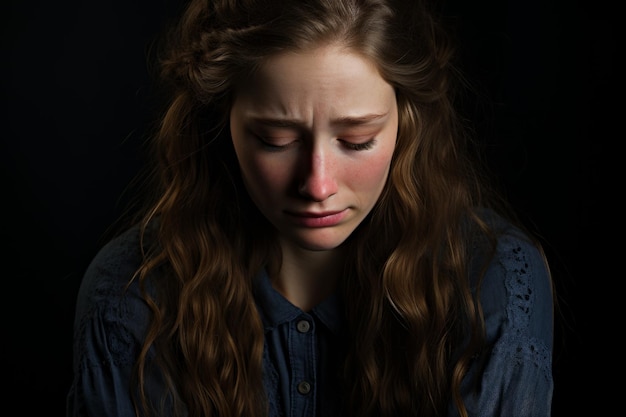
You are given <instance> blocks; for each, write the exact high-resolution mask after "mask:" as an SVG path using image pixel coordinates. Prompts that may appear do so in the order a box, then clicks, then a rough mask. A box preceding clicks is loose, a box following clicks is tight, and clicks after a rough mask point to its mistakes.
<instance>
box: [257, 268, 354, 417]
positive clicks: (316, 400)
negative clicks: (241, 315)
mask: <svg viewBox="0 0 626 417" xmlns="http://www.w3.org/2000/svg"><path fill="white" fill-rule="evenodd" d="M257 278H258V279H257V280H256V281H255V284H256V285H255V288H254V295H255V298H256V300H257V304H258V306H259V311H260V313H261V319H262V321H263V325H264V328H265V352H264V355H265V357H264V369H265V381H264V382H265V387H266V391H267V393H268V400H269V406H270V415H271V416H294V417H295V416H333V415H336V412H337V410H336V409H335V406H336V405H337V404H338V400H339V397H338V395H339V386H338V384H337V381H338V378H337V377H336V376H335V373H336V372H339V371H340V369H341V365H340V364H341V361H342V358H343V354H342V353H343V352H344V345H343V343H342V340H343V335H344V334H345V333H344V332H342V328H343V325H344V322H343V319H342V317H343V316H342V308H341V306H340V301H339V297H337V296H336V295H334V296H331V297H330V298H328V299H327V300H325V301H323V302H322V303H320V304H319V305H317V306H316V307H314V308H313V309H312V310H311V311H309V312H307V313H305V312H304V311H302V310H300V309H299V308H298V307H295V306H294V305H293V304H291V303H290V302H289V301H288V300H286V299H285V298H284V297H283V296H282V295H281V294H280V293H278V292H277V291H276V290H275V289H274V288H273V287H272V285H271V284H270V280H269V278H268V276H267V274H266V273H265V272H263V273H261V274H260V276H259V277H257Z"/></svg>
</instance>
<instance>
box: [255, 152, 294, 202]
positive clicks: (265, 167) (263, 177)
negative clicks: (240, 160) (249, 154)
mask: <svg viewBox="0 0 626 417" xmlns="http://www.w3.org/2000/svg"><path fill="white" fill-rule="evenodd" d="M247 162H248V163H247V166H246V168H244V177H245V180H246V183H247V187H248V191H249V192H250V193H251V194H254V198H255V199H256V200H260V201H267V200H272V199H274V198H276V197H277V195H278V194H283V193H284V192H285V191H286V189H287V187H288V184H289V172H290V168H289V164H288V163H286V162H284V161H283V162H277V161H273V160H266V159H264V158H250V159H249V160H248V161H247Z"/></svg>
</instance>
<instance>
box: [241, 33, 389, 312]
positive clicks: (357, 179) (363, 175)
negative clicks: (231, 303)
mask: <svg viewBox="0 0 626 417" xmlns="http://www.w3.org/2000/svg"><path fill="white" fill-rule="evenodd" d="M230 129H231V135H232V140H233V144H234V147H235V152H236V153H237V158H238V160H239V164H240V167H241V171H242V174H243V179H244V183H245V185H246V188H247V190H248V192H249V194H250V196H251V198H252V200H253V201H254V202H255V203H256V205H257V206H258V208H259V209H260V211H261V212H262V213H263V214H264V215H265V216H266V217H267V219H268V220H269V221H270V222H271V223H272V224H273V225H274V227H275V228H276V230H277V233H278V235H279V240H280V242H281V247H282V250H283V266H282V268H281V272H280V274H279V277H278V279H277V281H276V282H275V286H276V287H277V288H278V289H279V290H281V291H282V292H283V294H285V296H287V298H288V299H290V301H292V302H293V303H294V304H296V305H299V306H300V307H304V308H307V306H309V305H313V304H314V303H315V302H316V301H317V300H318V299H321V298H322V297H323V296H325V295H326V294H327V293H328V292H330V291H331V290H332V287H333V285H334V284H333V282H334V278H336V275H337V273H338V266H339V263H340V260H341V245H342V243H343V242H344V241H345V240H346V239H347V238H348V237H349V236H350V234H351V233H352V232H353V231H354V230H355V229H356V228H357V226H358V225H359V224H360V223H361V221H363V219H364V218H365V217H366V216H367V214H368V213H369V212H370V211H371V209H372V207H373V206H374V205H375V203H376V201H377V200H378V198H379V196H380V194H381V192H382V190H383V188H384V185H385V183H386V180H387V176H388V173H389V167H390V163H391V159H392V155H393V151H394V148H395V143H396V137H397V130H398V112H397V107H396V99H395V92H394V89H393V87H392V86H391V85H389V84H388V83H387V82H386V81H385V80H384V79H383V78H382V77H381V76H380V74H379V73H378V71H377V69H376V67H375V66H374V65H372V64H371V63H370V62H369V61H368V60H367V59H365V58H363V57H362V56H360V55H358V54H355V53H354V52H352V51H350V50H348V49H346V48H343V47H342V46H341V45H338V44H330V45H322V46H318V47H316V48H315V49H312V50H305V51H300V52H297V53H285V54H280V55H277V56H274V57H272V58H270V59H269V60H268V61H267V62H265V63H264V65H263V66H262V67H261V68H260V70H259V71H258V72H256V73H255V76H254V77H252V79H251V80H249V81H248V82H247V83H246V84H245V85H244V86H242V88H240V89H239V91H238V93H237V94H236V97H235V101H234V103H233V106H232V109H231V115H230ZM320 265H324V267H323V269H321V268H320ZM294 276H297V277H298V278H294ZM295 280H297V282H295Z"/></svg>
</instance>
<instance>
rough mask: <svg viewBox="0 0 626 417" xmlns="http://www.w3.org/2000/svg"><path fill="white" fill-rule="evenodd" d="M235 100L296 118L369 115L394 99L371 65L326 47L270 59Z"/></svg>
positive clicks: (359, 57) (345, 51)
mask: <svg viewBox="0 0 626 417" xmlns="http://www.w3.org/2000/svg"><path fill="white" fill-rule="evenodd" d="M236 97H237V98H238V99H240V100H244V101H246V102H248V103H257V104H258V105H262V106H269V107H276V108H275V110H277V111H280V112H285V113H294V112H296V113H297V112H299V111H305V112H310V111H312V110H315V109H316V108H317V107H320V106H321V107H324V108H325V109H326V110H332V109H337V110H340V111H345V110H346V109H351V111H358V109H359V108H360V107H367V109H364V110H368V111H372V110H373V109H370V107H372V106H388V105H389V104H390V100H393V99H395V94H394V91H393V88H392V87H391V85H390V84H388V83H387V82H386V81H385V80H384V79H383V77H382V76H381V75H380V73H379V71H378V69H377V67H376V65H375V64H374V63H373V61H372V60H370V59H369V58H366V57H364V56H363V55H361V54H359V53H357V52H355V51H353V50H351V49H348V48H346V47H343V46H342V45H339V44H329V45H322V46H317V47H315V48H311V49H306V50H303V51H295V52H285V53H281V54H277V55H274V56H271V57H269V58H268V59H267V60H265V61H264V62H263V64H262V65H261V66H260V67H259V68H258V70H257V71H256V72H255V73H254V74H253V75H252V76H251V77H250V78H249V79H247V80H246V81H245V82H244V83H243V84H242V85H241V86H240V88H239V89H238V91H237V93H236ZM292 115H293V114H292Z"/></svg>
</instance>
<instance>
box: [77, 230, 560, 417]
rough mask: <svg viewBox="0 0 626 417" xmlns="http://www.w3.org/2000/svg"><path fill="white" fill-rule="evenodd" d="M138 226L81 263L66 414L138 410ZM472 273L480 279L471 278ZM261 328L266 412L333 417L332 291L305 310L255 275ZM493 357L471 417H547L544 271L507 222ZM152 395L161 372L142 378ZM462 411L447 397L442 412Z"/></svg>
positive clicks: (485, 289)
mask: <svg viewBox="0 0 626 417" xmlns="http://www.w3.org/2000/svg"><path fill="white" fill-rule="evenodd" d="M138 237H139V236H138V231H137V229H131V230H129V231H128V232H126V233H125V234H123V235H122V236H120V237H118V238H117V239H115V240H113V241H111V242H110V243H109V244H108V245H106V246H105V247H104V248H103V249H102V250H101V251H100V252H99V253H98V254H97V256H96V257H95V258H94V260H93V261H92V263H91V265H90V266H89V268H88V269H87V271H86V273H85V276H84V279H83V282H82V284H81V288H80V291H79V295H78V299H77V304H76V318H75V324H74V327H75V331H74V381H73V383H72V386H71V387H70V390H69V393H68V396H67V416H68V417H79V416H80V417H85V416H90V417H105V416H107V417H112V416H115V417H134V416H135V414H134V409H133V406H132V403H131V400H130V397H129V395H128V392H129V391H130V386H129V384H130V381H131V378H130V377H131V372H132V367H133V364H134V361H135V359H136V355H137V352H138V351H139V348H140V346H141V344H142V342H143V337H144V335H145V332H146V329H147V326H148V324H149V320H150V312H149V309H148V307H147V306H146V304H145V302H144V301H143V299H142V298H141V297H140V295H139V289H138V288H137V287H138V286H137V285H135V284H134V285H131V287H130V289H129V291H126V292H125V291H123V289H124V286H125V285H126V284H127V282H128V280H129V278H130V277H131V276H132V275H133V273H134V271H135V270H136V268H137V266H138V265H139V262H140V260H141V254H140V251H139V238H138ZM471 278H472V279H475V278H476V277H475V276H474V277H471ZM254 295H255V299H256V301H257V304H258V308H259V312H260V314H261V317H262V322H263V325H264V328H265V349H264V358H263V366H264V378H265V380H264V384H265V388H266V392H267V398H268V403H269V406H270V417H300V416H307V417H308V416H311V417H314V416H324V417H327V416H332V415H333V414H334V410H335V407H336V404H337V402H338V399H339V398H338V396H339V390H338V386H337V380H338V378H336V377H335V372H338V371H339V369H340V366H339V363H340V362H341V360H342V357H343V353H342V352H343V349H344V345H345V344H344V343H343V339H342V337H343V335H344V334H345V332H344V331H343V330H342V329H343V326H344V323H343V320H342V315H341V311H342V308H341V306H340V301H339V300H338V298H337V297H336V296H332V297H330V298H329V299H327V300H325V301H324V302H322V303H321V304H319V305H318V306H316V307H315V308H313V309H312V310H311V311H309V312H306V313H305V312H303V311H302V310H300V309H299V308H297V307H295V306H293V305H292V304H291V303H289V301H287V300H286V299H285V298H284V297H282V296H281V295H280V294H279V293H278V292H276V291H275V290H274V289H273V287H272V286H271V284H270V282H269V279H268V277H267V275H266V274H265V273H262V274H260V276H258V277H257V279H256V281H255V288H254ZM480 299H481V303H482V307H483V313H484V317H485V323H486V338H487V343H488V344H489V348H490V349H489V352H490V353H489V357H488V359H487V362H486V364H485V368H484V371H483V372H482V373H481V374H480V384H479V389H478V391H475V390H470V388H469V383H468V381H469V380H470V379H472V378H473V377H474V376H475V374H476V373H477V372H478V371H477V369H476V368H475V367H473V368H471V369H470V371H469V374H468V375H467V376H466V378H465V380H464V384H463V386H462V389H463V395H464V400H465V402H466V405H467V407H468V411H469V415H470V416H472V417H499V416H507V417H530V416H532V417H548V416H550V407H551V400H552V392H553V379H552V338H553V328H552V319H553V304H552V293H551V286H550V281H549V278H548V271H547V269H546V266H545V265H544V263H543V260H542V258H541V256H540V254H539V252H538V251H537V249H536V248H535V247H534V246H532V245H531V244H530V243H529V242H528V241H527V240H525V239H524V238H523V236H522V235H521V234H520V233H519V231H516V229H512V230H511V232H510V233H508V234H505V235H504V236H502V237H501V238H500V240H499V245H498V249H497V253H496V256H495V258H494V259H493V261H492V262H491V265H490V267H489V269H488V271H487V274H486V276H485V277H484V280H483V285H482V288H481V298H480ZM147 385H148V387H147V391H148V395H149V396H151V397H152V398H158V396H159V395H160V392H161V391H160V389H161V388H162V384H161V378H160V375H159V374H158V373H155V374H154V375H152V376H149V377H148V380H147ZM457 415H458V414H457V412H456V411H455V409H454V407H453V406H452V404H451V405H450V410H449V413H448V417H456V416H457Z"/></svg>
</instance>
